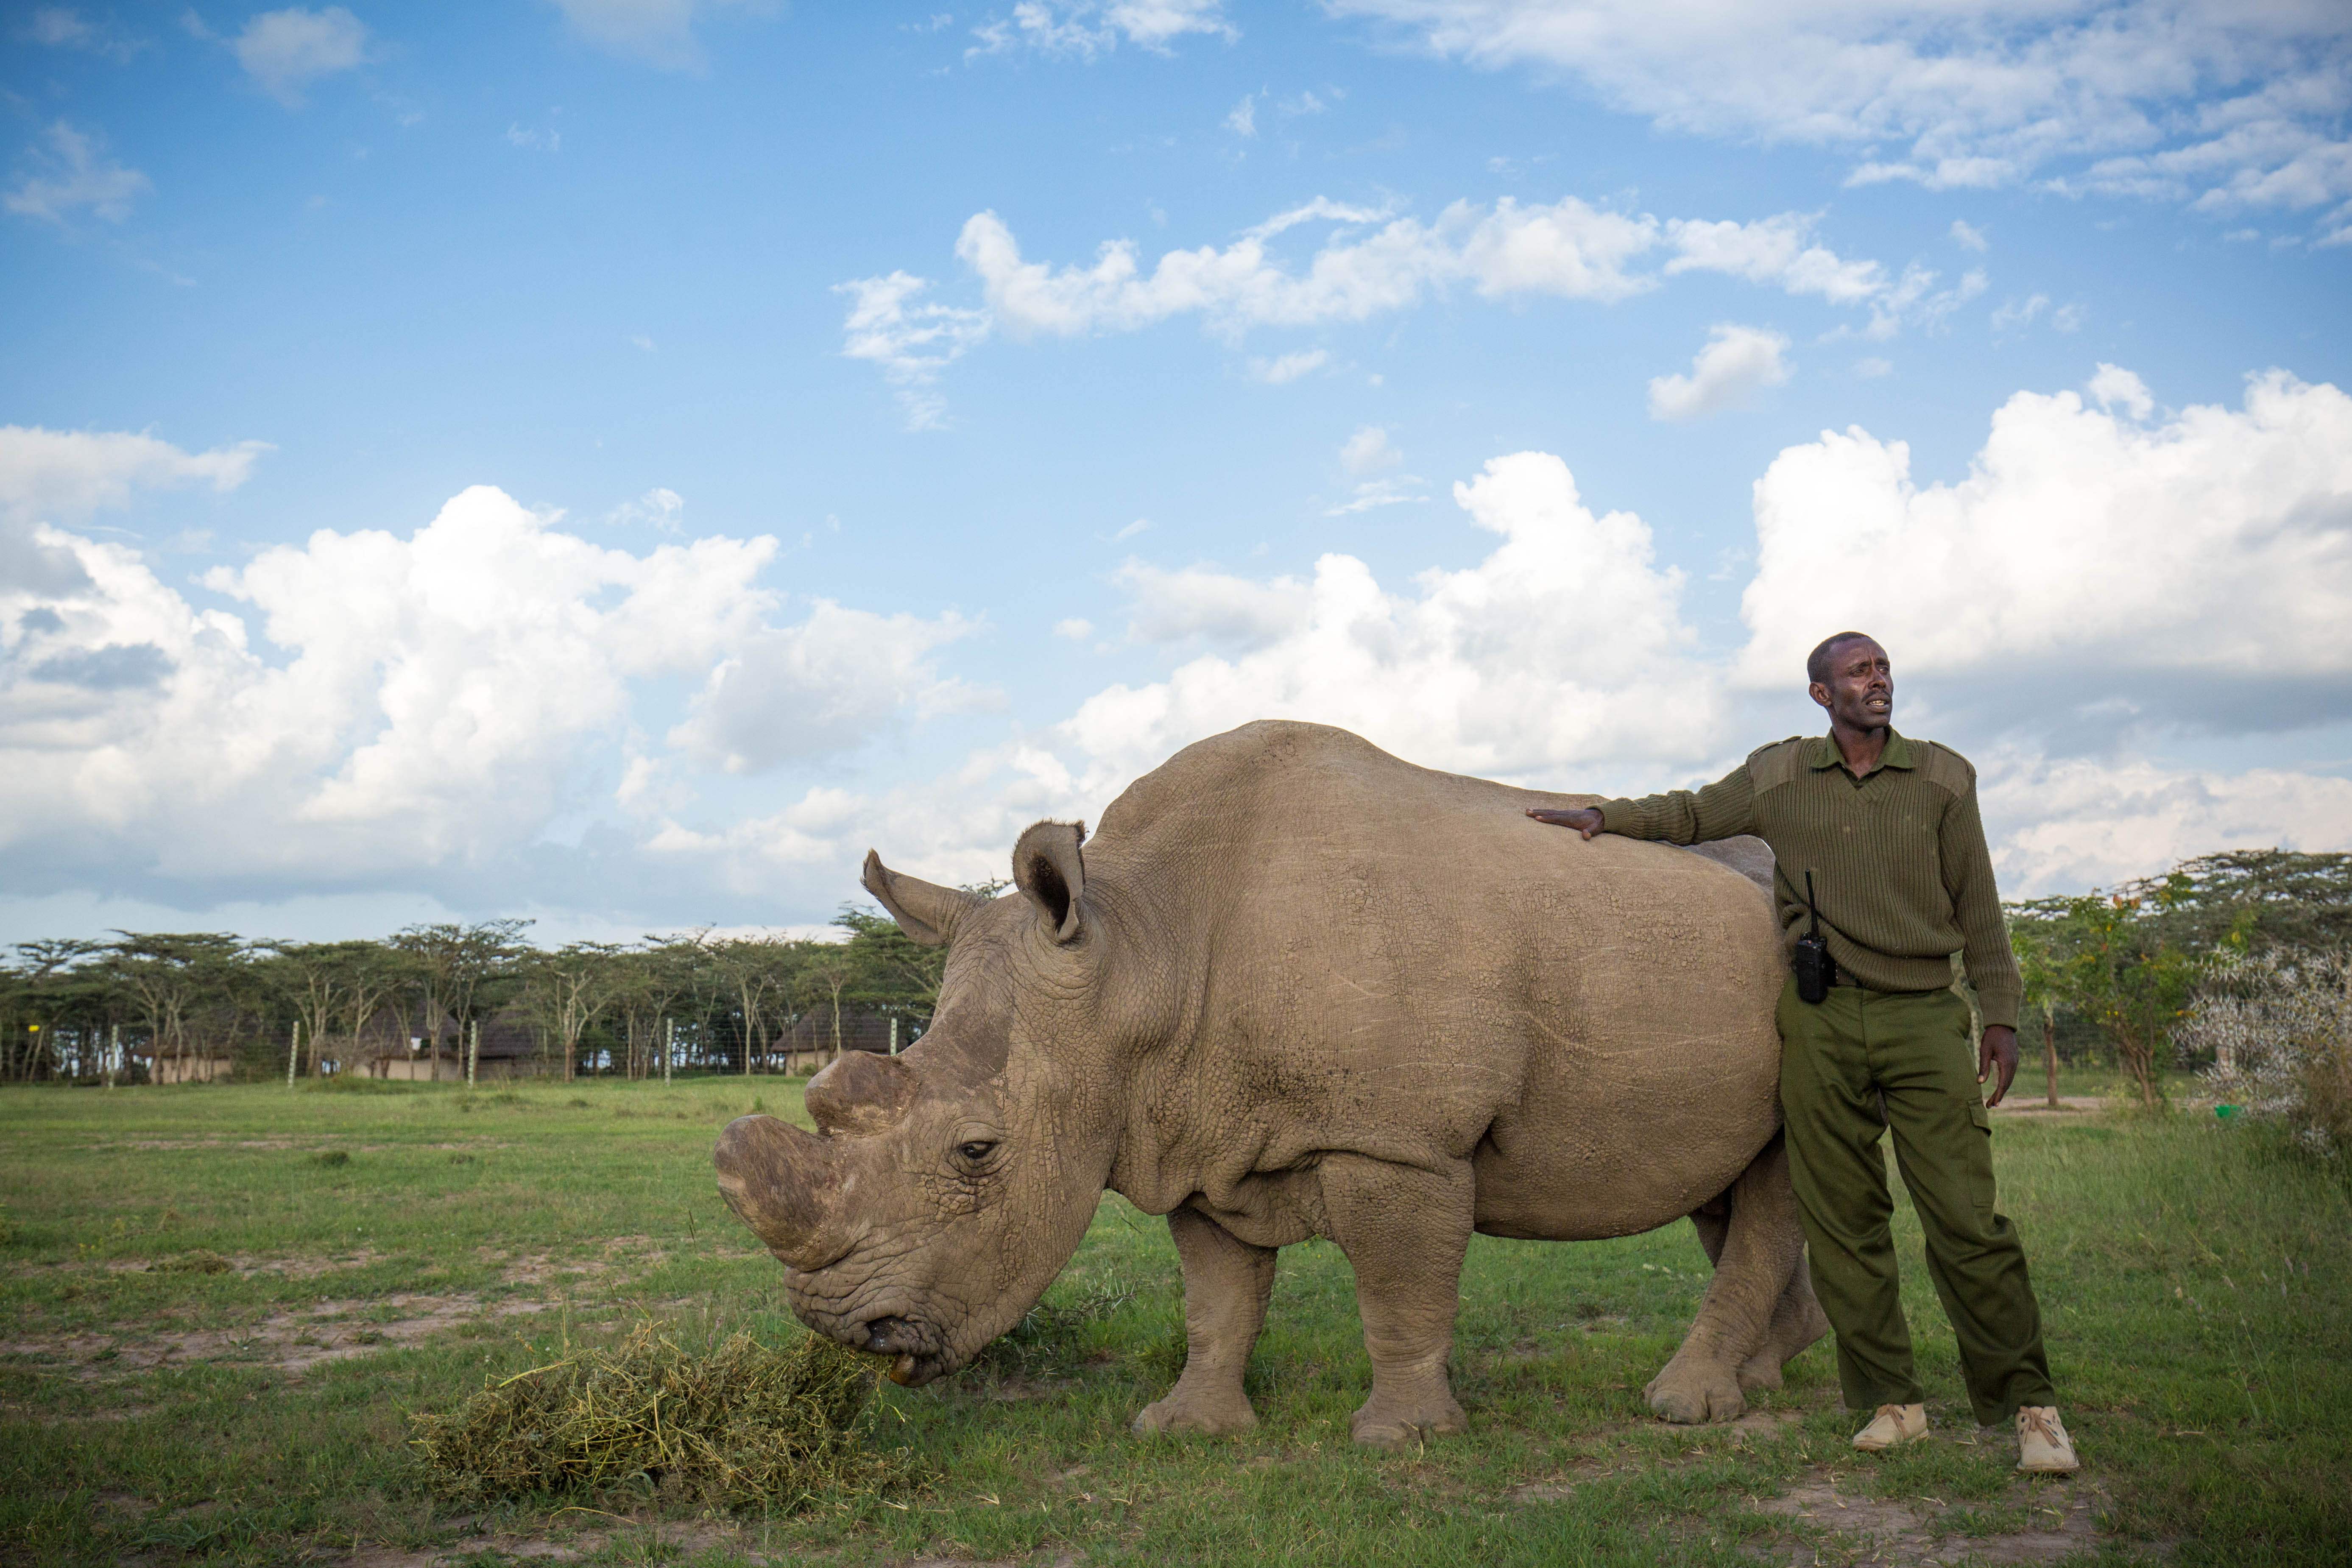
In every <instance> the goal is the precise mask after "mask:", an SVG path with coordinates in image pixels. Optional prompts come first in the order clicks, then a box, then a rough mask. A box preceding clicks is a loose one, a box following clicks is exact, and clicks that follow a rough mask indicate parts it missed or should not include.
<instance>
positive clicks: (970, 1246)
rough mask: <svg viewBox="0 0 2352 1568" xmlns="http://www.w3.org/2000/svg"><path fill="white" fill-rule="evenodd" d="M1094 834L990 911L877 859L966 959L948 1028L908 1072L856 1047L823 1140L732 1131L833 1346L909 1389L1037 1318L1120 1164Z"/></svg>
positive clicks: (1072, 830) (745, 1127)
mask: <svg viewBox="0 0 2352 1568" xmlns="http://www.w3.org/2000/svg"><path fill="white" fill-rule="evenodd" d="M1085 834H1086V828H1085V826H1084V825H1083V824H1072V823H1053V822H1041V823H1038V824H1036V825H1035V826H1033V827H1031V828H1030V829H1029V830H1028V831H1027V832H1025V833H1024V834H1023V835H1022V836H1021V839H1020V842H1019V843H1018V845H1016V846H1015V847H1014V849H1013V880H1014V883H1015V885H1016V887H1017V888H1018V889H1019V891H1018V893H1017V894H1012V895H1007V896H1006V897H1004V898H1001V899H996V900H989V899H984V898H981V897H979V896H977V895H975V894H971V893H966V892H961V891H959V890H957V889H951V888H941V887H936V886H933V885H932V884H930V883H928V882H922V881H918V880H917V879H914V878H911V877H905V876H901V875H899V874H898V873H897V872H894V871H892V870H890V869H889V868H887V867H885V866H884V865H883V864H882V861H881V858H879V857H878V856H876V855H871V854H869V855H868V856H867V857H866V874H865V883H866V889H867V890H868V891H870V892H872V893H873V894H874V896H875V897H876V898H877V899H879V900H881V901H882V903H883V905H884V906H885V907H886V908H887V909H888V910H889V911H890V913H891V915H892V916H893V917H894V918H896V919H897V921H898V925H899V928H900V929H901V930H902V931H905V932H906V933H907V935H908V936H909V937H911V938H913V939H914V940H915V941H917V942H923V943H926V944H932V945H935V944H938V943H941V942H945V943H948V944H949V952H948V963H947V972H946V977H945V979H944V981H943V983H942V984H941V986H940V997H939V1004H938V1007H937V1009H936V1011H935V1012H934V1014H933V1016H932V1021H931V1026H930V1028H929V1030H928V1031H927V1032H926V1033H925V1034H924V1036H923V1037H922V1039H921V1040H920V1041H919V1042H918V1043H917V1044H915V1045H914V1046H913V1047H910V1048H909V1049H908V1051H907V1052H906V1053H905V1054H903V1055H901V1056H897V1057H884V1056H876V1055H873V1054H870V1053H866V1052H852V1053H849V1054H846V1055H845V1056H843V1057H842V1058H841V1059H840V1060H838V1061H836V1062H835V1063H833V1064H832V1065H831V1066H829V1067H827V1068H825V1069H824V1071H822V1072H820V1073H818V1074H817V1075H816V1076H815V1077H814V1078H813V1079H810V1080H809V1086H808V1095H807V1103H808V1110H809V1114H810V1116H811V1117H812V1118H814V1121H815V1122H816V1125H817V1131H815V1132H814V1133H812V1132H806V1131H802V1130H801V1129H800V1128H798V1127H795V1126H793V1124H791V1123H789V1122H785V1121H778V1120H776V1119H775V1118H773V1117H770V1116H746V1117H743V1118H741V1119H740V1120H739V1121H734V1122H732V1123H730V1125H729V1127H728V1128H727V1131H725V1132H724V1133H723V1134H722V1135H721V1136H720V1138H719V1148H718V1152H717V1155H716V1159H717V1163H718V1166H719V1192H720V1194H722V1195H723V1196H724V1197H725V1198H726V1200H727V1203H728V1205H729V1206H730V1207H731V1208H733V1209H734V1211H735V1213H736V1215H738V1216H740V1218H741V1219H742V1220H743V1222H744V1223H745V1224H746V1225H748V1226H751V1229H752V1230H753V1231H754V1232H755V1233H756V1234H757V1235H758V1236H759V1237H760V1239H761V1241H762V1242H764V1243H766V1244H767V1247H768V1249H769V1250H770V1251H771V1252H772V1253H774V1254H775V1256H776V1257H777V1258H779V1259H781V1260H782V1262H783V1264H784V1265H785V1275H784V1280H785V1288H786V1289H787V1291H788V1292H789V1293H790V1296H791V1299H792V1303H793V1311H794V1312H795V1313H796V1314H797V1315H798V1316H799V1317H800V1319H801V1321H803V1322H804V1323H806V1324H808V1325H809V1327H811V1328H813V1329H814V1330H816V1331H818V1332H819V1333H823V1334H825V1335H828V1336H830V1337H831V1338H834V1339H836V1340H839V1341H841V1342H843V1343H845V1344H852V1345H856V1346H858V1347H860V1348H861V1349H865V1350H870V1351H875V1352H881V1353H884V1354H887V1355H891V1356H894V1357H895V1358H896V1360H895V1362H894V1363H893V1366H892V1369H891V1376H892V1377H894V1378H896V1379H897V1380H898V1382H900V1383H903V1384H922V1383H927V1382H929V1380H930V1379H932V1378H934V1377H937V1376H939V1375H940V1374H941V1373H948V1372H952V1371H954V1370H955V1369H956V1368H957V1367H959V1366H961V1365H962V1364H963V1363H965V1362H966V1361H968V1360H970V1359H971V1356H972V1355H973V1354H975V1353H976V1352H979V1350H980V1349H981V1348H982V1346H984V1345H986V1344H987V1343H988V1342H990V1341H991V1340H992V1339H994V1338H995V1337H996V1336H997V1335H999V1334H1001V1333H1003V1332H1004V1331H1006V1330H1007V1329H1010V1328H1011V1327H1012V1326H1013V1324H1014V1323H1016V1322H1018V1321H1020V1319H1021V1316H1022V1314H1023V1313H1024V1312H1026V1311H1027V1310H1029V1309H1030V1308H1031V1307H1032V1306H1034V1305H1035V1304H1036V1301H1037V1299H1038V1298H1039V1297H1040V1296H1042V1295H1044V1294H1045V1287H1046V1286H1048V1285H1050V1284H1051V1283H1053V1280H1054V1277H1055V1275H1056V1274H1058V1273H1059V1272H1060V1271H1061V1268H1062V1265H1063V1264H1065V1263H1066V1262H1067V1261H1068V1260H1069V1258H1070V1255H1071V1253H1073V1252H1075V1251H1076V1249H1077V1245H1078V1241H1079V1239H1080V1238H1081V1237H1084V1235H1085V1234H1086V1229H1087V1224H1088V1222H1089V1221H1090V1220H1091V1219H1092V1218H1093V1216H1094V1211H1095V1205H1096V1202H1097V1199H1098V1198H1099V1196H1100V1194H1101V1192H1102V1188H1103V1182H1104V1179H1105V1177H1106V1175H1107V1173H1108V1171H1109V1168H1110V1163H1111V1160H1112V1157H1113V1154H1114V1152H1115V1147H1114V1144H1115V1132H1114V1131H1112V1130H1111V1129H1110V1127H1109V1125H1108V1121H1109V1119H1108V1116H1107V1114H1106V1110H1107V1108H1108V1096H1109V1092H1110V1085H1109V1084H1108V1082H1107V1081H1105V1079H1106V1074H1105V1071H1104V1068H1106V1066H1107V1065H1108V1058H1107V1057H1106V1055H1105V1053H1104V1051H1103V1049H1102V1045H1103V1038H1102V1037H1103V1030H1102V1019H1101V1017H1100V1015H1099V1009H1098V1007H1097V1005H1096V1000H1095V993H1096V988H1095V987H1094V985H1093V984H1092V981H1093V975H1094V971H1095V969H1096V967H1097V964H1098V963H1100V961H1101V957H1102V949H1103V947H1104V944H1105V942H1106V940H1107V939H1106V934H1105V932H1104V931H1103V929H1102V922H1101V921H1100V920H1099V919H1098V918H1097V917H1095V916H1094V915H1093V914H1092V913H1091V912H1090V910H1089V908H1088V906H1087V902H1086V900H1084V894H1085V891H1086V885H1085V884H1086V869H1085V863H1084V860H1083V858H1082V857H1081V855H1080V852H1079V846H1080V844H1081V843H1082V842H1083V840H1084V837H1085Z"/></svg>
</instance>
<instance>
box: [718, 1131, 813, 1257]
mask: <svg viewBox="0 0 2352 1568" xmlns="http://www.w3.org/2000/svg"><path fill="white" fill-rule="evenodd" d="M711 1159H712V1162H713V1163H716V1164H717V1165H718V1167H719V1196H720V1197H722V1198H725V1199H726V1200H727V1206H728V1207H729V1208H730V1209H733V1210H734V1211H735V1217H736V1218H738V1219H740V1220H741V1221H742V1222H743V1223H744V1224H745V1225H748V1226H751V1232H752V1234H753V1235H755V1236H757V1237H759V1238H760V1239H761V1241H762V1242H764V1243H766V1244H767V1248H768V1250H769V1251H771V1252H772V1253H774V1254H775V1255H776V1256H777V1257H778V1258H782V1260H783V1261H784V1262H786V1263H788V1264H790V1265H791V1266H792V1267H793V1268H798V1269H801V1270H803V1271H807V1270H811V1269H816V1268H824V1266H825V1265H826V1264H828V1263H831V1262H832V1261H833V1260H834V1259H835V1258H838V1257H840V1256H841V1252H842V1245H843V1244H842V1242H841V1239H840V1237H838V1235H837V1234H836V1232H837V1230H838V1227H837V1226H835V1225H834V1224H833V1223H832V1221H833V1216H834V1213H835V1209H836V1208H837V1206H838V1203H837V1200H838V1197H839V1195H840V1181H841V1170H840V1162H839V1161H838V1160H837V1159H836V1158H835V1152H834V1151H833V1150H832V1149H830V1148H828V1147H826V1145H825V1142H824V1139H822V1138H819V1137H817V1136H816V1135H815V1134H814V1133H813V1132H803V1131H801V1130H800V1129H799V1128H797V1127H795V1126H793V1124H792V1123H791V1122H789V1121H777V1120H776V1119H775V1118H774V1117H772V1116H739V1117H737V1118H736V1119H735V1120H734V1121H730V1122H729V1123H728V1124H727V1130H726V1131H724V1132H721V1133H720V1134H719V1147H718V1148H717V1149H716V1150H715V1151H714V1152H712V1154H711Z"/></svg>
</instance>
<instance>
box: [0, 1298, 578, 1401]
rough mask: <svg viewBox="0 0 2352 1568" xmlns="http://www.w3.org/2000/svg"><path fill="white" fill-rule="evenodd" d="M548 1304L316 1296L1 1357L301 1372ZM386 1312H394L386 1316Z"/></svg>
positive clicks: (19, 1346) (73, 1337)
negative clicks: (254, 1313)
mask: <svg viewBox="0 0 2352 1568" xmlns="http://www.w3.org/2000/svg"><path fill="white" fill-rule="evenodd" d="M550 1307H551V1303H550V1302H546V1301H519V1300H509V1301H498V1302H493V1303H488V1304H485V1303H484V1302H483V1300H482V1299H481V1298H480V1297H478V1296H471V1295H461V1296H425V1295H396V1296H381V1297H377V1298H375V1299H374V1300H352V1301H320V1302H317V1303H315V1304H314V1305H312V1306H310V1307H306V1308H303V1309H301V1310H299V1311H292V1312H278V1313H273V1314H272V1315H271V1316H269V1317H267V1318H264V1319H262V1320H261V1321H259V1322H256V1323H249V1324H241V1325H239V1326H237V1327H236V1328H226V1329H186V1330H166V1331H163V1332H160V1333H148V1334H142V1335H139V1336H137V1337H135V1338H133V1337H131V1336H127V1335H121V1334H103V1333H96V1334H63V1335H58V1336H56V1337H54V1338H46V1339H26V1340H16V1341H12V1342H5V1343H0V1356H7V1357H12V1358H15V1357H21V1358H25V1359H28V1360H34V1361H37V1362H45V1363H50V1364H52V1365H54V1364H56V1363H65V1364H66V1370H68V1371H69V1372H70V1373H72V1375H73V1376H75V1377H78V1378H80V1379H82V1380H83V1381H85V1382H88V1381H93V1380H95V1379H97V1378H100V1377H102V1376H105V1375H108V1374H109V1373H113V1372H116V1371H121V1370H127V1369H136V1370H144V1369H146V1368H148V1367H153V1366H163V1365H166V1364H172V1365H179V1364H185V1363H197V1362H226V1363H236V1364H240V1365H247V1366H260V1367H268V1368H269V1369H270V1370H272V1371H275V1372H281V1373H286V1374H288V1375H289V1376H296V1377H299V1376H300V1375H301V1374H302V1373H304V1372H306V1371H308V1370H309V1369H310V1368H311V1367H314V1366H318V1365H320V1364H321V1363H326V1362H331V1361H343V1360H347V1359H349V1358H350V1357H352V1356H360V1355H370V1354H373V1352H377V1351H380V1350H384V1349H387V1348H390V1347H393V1346H396V1345H405V1344H415V1343H416V1342H418V1341H420V1340H423V1339H425V1338H427V1337H428V1336H430V1335H433V1334H436V1333H441V1332H444V1331H447V1330H450V1329H455V1328H460V1327H463V1326H465V1325H466V1324H468V1323H477V1322H480V1321H483V1320H484V1319H486V1318H508V1317H514V1316H517V1315H520V1314H523V1313H530V1312H543V1311H546V1310H549V1309H550ZM387 1312H388V1313H392V1314H395V1315H393V1316H384V1315H383V1314H385V1313H387ZM362 1314H364V1315H362Z"/></svg>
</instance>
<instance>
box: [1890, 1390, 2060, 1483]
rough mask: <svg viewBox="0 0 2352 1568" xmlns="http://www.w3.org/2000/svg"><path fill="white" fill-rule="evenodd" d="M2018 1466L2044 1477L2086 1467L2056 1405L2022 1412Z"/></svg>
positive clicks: (2039, 1406)
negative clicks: (2067, 1432)
mask: <svg viewBox="0 0 2352 1568" xmlns="http://www.w3.org/2000/svg"><path fill="white" fill-rule="evenodd" d="M1858 1440H1859V1439H1857V1441H1858ZM2017 1468H2019V1469H2021V1470H2030V1471H2032V1473H2033V1474H2035V1475H2042V1476H2063V1475H2064V1474H2066V1473H2067V1472H2068V1471H2070V1470H2079V1469H2081V1468H2083V1461H2082V1460H2080V1459H2078V1458H2075V1457H2074V1439H2073V1438H2072V1437H2069V1436H2066V1427H2065V1424H2064V1423H2063V1422H2062V1421H2060V1420H2059V1419H2058V1407H2057V1406H2056V1405H2026V1406H2025V1407H2024V1408H2022V1409H2021V1410H2020V1411H2018V1413H2017Z"/></svg>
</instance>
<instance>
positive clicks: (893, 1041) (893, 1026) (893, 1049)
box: [890, 1013, 898, 1057]
mask: <svg viewBox="0 0 2352 1568" xmlns="http://www.w3.org/2000/svg"><path fill="white" fill-rule="evenodd" d="M890 1054H891V1055H892V1056H894V1057H895V1056H897V1055H898V1014H896V1013H893V1014H891V1015H890Z"/></svg>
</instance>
